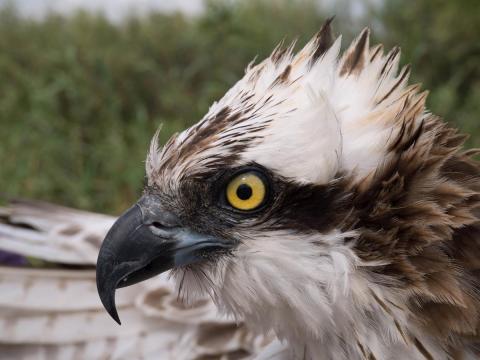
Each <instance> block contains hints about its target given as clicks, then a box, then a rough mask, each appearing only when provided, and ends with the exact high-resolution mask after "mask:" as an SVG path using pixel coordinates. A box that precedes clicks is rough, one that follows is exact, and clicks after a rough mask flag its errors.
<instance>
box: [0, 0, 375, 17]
mask: <svg viewBox="0 0 480 360" xmlns="http://www.w3.org/2000/svg"><path fill="white" fill-rule="evenodd" d="M231 1H241V0H231ZM265 1H275V0H265ZM317 1H318V4H319V6H320V7H323V8H324V9H327V10H334V9H335V5H336V0H317ZM367 2H368V3H371V4H374V5H379V4H381V3H382V0H364V1H360V0H355V1H350V2H347V3H348V8H349V10H350V12H351V13H352V15H354V16H360V15H362V14H363V12H364V10H365V3H367ZM6 4H13V5H14V6H15V7H16V8H17V9H18V11H19V13H20V14H21V15H23V16H26V17H32V18H42V17H43V16H44V15H45V14H47V13H48V12H55V13H58V14H63V15H69V14H71V13H72V12H74V11H75V10H78V9H83V10H87V11H91V12H101V13H104V14H105V15H106V16H107V17H108V18H109V19H110V20H112V21H120V20H122V19H123V18H125V16H129V15H144V14H146V13H148V12H150V11H163V12H174V11H181V12H183V13H185V14H187V15H196V14H199V13H201V12H202V10H203V9H204V0H0V7H1V6H4V5H6ZM334 12H335V11H334Z"/></svg>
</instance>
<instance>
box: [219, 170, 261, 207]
mask: <svg viewBox="0 0 480 360" xmlns="http://www.w3.org/2000/svg"><path fill="white" fill-rule="evenodd" d="M226 195H227V200H228V202H229V204H230V205H231V206H233V207H234V208H235V209H238V210H254V209H256V208H258V207H259V206H260V205H261V204H262V203H263V201H264V200H265V195H266V189H265V183H264V181H263V179H262V178H261V177H260V176H258V175H257V174H255V173H254V172H246V173H243V174H240V175H238V176H236V177H234V178H233V179H232V180H230V183H229V184H228V185H227V194H226Z"/></svg>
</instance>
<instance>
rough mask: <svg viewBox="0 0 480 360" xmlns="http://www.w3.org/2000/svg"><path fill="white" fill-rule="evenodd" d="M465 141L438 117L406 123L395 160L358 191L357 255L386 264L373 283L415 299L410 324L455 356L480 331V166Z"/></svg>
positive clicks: (473, 344) (359, 185) (376, 269)
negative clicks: (464, 144) (383, 285)
mask: <svg viewBox="0 0 480 360" xmlns="http://www.w3.org/2000/svg"><path fill="white" fill-rule="evenodd" d="M407 120H408V119H407ZM464 139H465V137H464V136H462V135H458V134H457V132H456V131H455V130H454V129H452V128H450V127H449V126H447V125H446V124H445V123H443V122H442V121H441V120H440V119H439V118H438V117H435V116H433V115H430V116H428V117H427V118H426V119H425V120H424V122H423V123H421V124H420V125H417V126H416V127H415V125H414V122H413V121H412V122H410V123H408V122H406V123H404V124H403V126H402V131H400V132H399V135H398V139H396V140H395V141H394V142H393V146H391V148H390V151H391V154H392V158H391V159H390V160H389V161H388V162H387V163H386V164H385V165H384V166H383V167H381V168H380V169H379V170H377V172H376V173H375V174H374V176H371V177H368V178H366V179H364V180H363V181H362V182H359V183H356V184H355V185H354V187H353V189H352V192H353V194H354V204H355V205H354V207H355V211H356V212H357V215H358V218H359V219H360V220H359V221H358V222H357V223H356V224H354V225H351V226H352V228H355V229H357V230H359V231H360V232H361V236H360V238H359V240H358V242H357V244H356V247H355V249H356V251H357V254H358V255H359V256H360V257H361V258H362V259H363V260H366V261H372V260H379V261H382V262H383V263H385V262H386V264H385V265H381V266H377V267H374V268H373V269H369V271H371V272H372V273H374V274H375V276H373V278H374V279H375V278H377V279H378V281H379V282H382V283H385V282H387V283H390V284H391V285H390V286H392V287H397V288H398V289H400V290H401V291H402V292H406V293H409V294H411V295H410V297H409V300H408V303H407V307H408V310H409V311H410V313H411V315H410V317H411V319H410V320H411V321H412V322H414V323H417V325H418V326H419V327H420V328H421V329H423V330H424V331H425V332H426V333H428V334H430V335H431V336H433V337H435V338H437V339H439V340H440V342H441V344H443V346H444V348H445V349H446V350H448V351H449V352H452V354H453V353H454V352H455V353H458V351H459V350H461V349H464V348H465V347H467V348H468V347H476V346H478V344H477V341H478V331H479V330H480V294H479V283H478V277H479V274H480V271H479V270H480V261H479V260H478V258H479V255H480V241H479V238H480V224H479V214H480V212H479V209H480V196H479V192H478V191H479V189H480V183H479V177H480V166H479V163H478V162H477V161H475V160H474V159H472V157H471V152H464V151H462V150H461V146H462V144H463V141H464ZM372 199H375V201H372ZM414 343H415V345H416V346H417V347H419V346H420V347H422V349H421V352H422V353H425V354H428V350H426V349H425V348H423V345H421V344H420V343H419V341H418V339H414ZM425 358H431V357H429V355H425Z"/></svg>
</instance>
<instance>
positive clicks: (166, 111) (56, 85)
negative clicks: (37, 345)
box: [0, 0, 480, 213]
mask: <svg viewBox="0 0 480 360" xmlns="http://www.w3.org/2000/svg"><path fill="white" fill-rule="evenodd" d="M430 3H431V1H428V0H422V1H418V2H415V4H413V3H412V4H410V5H409V6H408V7H406V6H402V2H401V1H400V0H390V1H386V6H385V8H384V9H383V10H382V12H381V13H379V14H374V15H375V22H376V23H380V24H381V27H382V30H381V31H379V32H378V33H377V38H378V40H379V41H382V42H386V43H387V44H388V45H389V46H390V45H393V44H401V45H402V49H403V50H404V54H405V56H404V60H406V61H408V62H411V63H412V64H413V65H414V67H413V68H414V69H415V72H414V80H417V81H423V82H424V84H425V87H426V88H429V89H431V90H433V91H432V95H431V101H430V105H431V108H432V110H433V111H434V112H436V113H438V114H440V115H446V116H447V117H448V118H449V119H454V120H455V121H456V122H457V123H458V124H459V125H460V126H461V127H462V128H463V129H464V130H466V131H468V132H469V133H471V134H472V135H473V140H472V144H477V145H478V144H479V143H480V129H479V125H477V122H476V117H477V116H478V114H480V102H479V101H475V99H478V98H479V96H480V85H479V76H478V75H479V73H478V71H479V70H478V64H479V61H478V60H479V42H478V40H477V34H478V33H479V30H480V29H479V26H480V25H479V24H480V19H478V17H479V16H478V12H477V11H475V10H474V9H473V7H475V0H471V1H467V0H465V1H458V2H445V4H448V6H444V7H440V6H436V7H435V6H434V5H429V4H430ZM433 3H434V2H433ZM456 4H458V5H456ZM468 4H470V7H468V6H465V5H468ZM444 12H445V14H443V13H444ZM330 15H331V14H321V13H320V12H319V10H318V9H317V8H316V7H315V5H314V4H313V3H312V2H308V1H295V2H294V1H288V0H285V1H276V2H273V1H272V2H265V1H263V2H262V1H243V2H234V3H232V2H224V1H212V2H209V3H208V6H207V11H206V12H205V14H204V15H202V16H200V17H198V18H191V19H190V18H185V17H184V16H182V15H180V14H171V15H164V14H158V13H154V14H151V15H149V16H148V17H145V18H142V19H138V18H131V19H128V20H127V21H125V22H124V23H122V24H112V23H110V22H108V21H107V20H106V19H105V18H104V17H102V16H98V15H91V14H87V13H82V12H79V13H77V14H76V15H74V16H73V17H70V18H62V17H59V16H54V15H51V16H49V17H47V18H46V19H45V20H43V21H34V20H28V19H23V18H21V17H19V16H18V15H17V14H16V13H15V11H14V10H12V9H11V8H6V9H4V10H3V11H1V12H0V79H1V81H0V127H1V129H2V130H1V132H0V144H1V145H0V193H6V194H8V195H10V196H19V197H29V198H40V199H44V200H49V201H54V202H59V203H63V204H66V205H71V206H76V207H80V208H85V209H90V210H97V211H104V212H114V213H118V212H119V211H120V210H122V209H124V208H125V207H126V206H128V205H129V204H130V203H131V202H133V201H134V200H135V199H136V198H137V197H138V195H139V194H140V192H141V184H142V178H143V176H144V169H143V161H144V158H145V155H146V151H147V148H148V143H149V141H150V139H151V137H152V135H153V133H154V132H155V130H156V129H157V127H158V126H159V125H160V123H163V128H162V132H161V141H165V140H166V139H167V138H168V137H169V136H170V135H171V134H172V133H173V132H176V131H180V130H182V129H183V128H185V127H186V126H188V125H189V124H191V123H193V122H196V121H197V120H198V119H200V118H201V116H202V115H203V114H204V113H205V112H206V111H207V109H208V106H209V105H210V104H211V103H212V101H214V100H216V99H218V98H220V97H221V96H222V95H223V93H224V92H225V91H226V90H227V89H228V88H229V87H230V86H231V85H233V84H234V83H235V81H236V80H238V79H239V78H240V76H241V75H242V73H243V71H244V68H245V66H246V64H247V63H248V62H250V61H251V60H252V59H253V58H254V57H255V56H257V55H258V58H259V59H262V58H263V57H265V56H266V55H268V53H269V52H270V51H271V49H272V48H273V47H274V45H276V44H277V43H278V42H279V41H280V40H281V39H283V38H286V39H287V40H293V39H295V38H296V37H298V40H299V44H303V43H304V42H305V40H306V39H307V38H309V37H310V36H311V35H312V34H313V33H314V32H315V31H317V30H318V28H319V26H320V24H321V23H322V22H323V20H324V19H325V18H326V17H327V16H330ZM347 20H348V19H346V17H345V16H344V17H342V16H339V17H338V20H337V21H336V24H335V27H336V29H337V32H345V30H346V29H348V30H352V29H351V23H349V24H346V22H347ZM370 21H373V20H371V19H366V20H364V21H363V22H364V23H365V24H366V25H368V24H369V23H370ZM342 23H344V24H345V26H343V27H342ZM342 30H343V31H342ZM356 30H357V31H358V30H359V29H356ZM350 35H351V34H349V33H347V36H346V38H347V39H350V38H351V36H350Z"/></svg>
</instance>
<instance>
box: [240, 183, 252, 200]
mask: <svg viewBox="0 0 480 360" xmlns="http://www.w3.org/2000/svg"><path fill="white" fill-rule="evenodd" d="M237 196H238V198H239V199H240V200H248V199H250V198H251V197H252V188H251V187H250V185H247V184H240V186H239V187H238V188H237Z"/></svg>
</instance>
